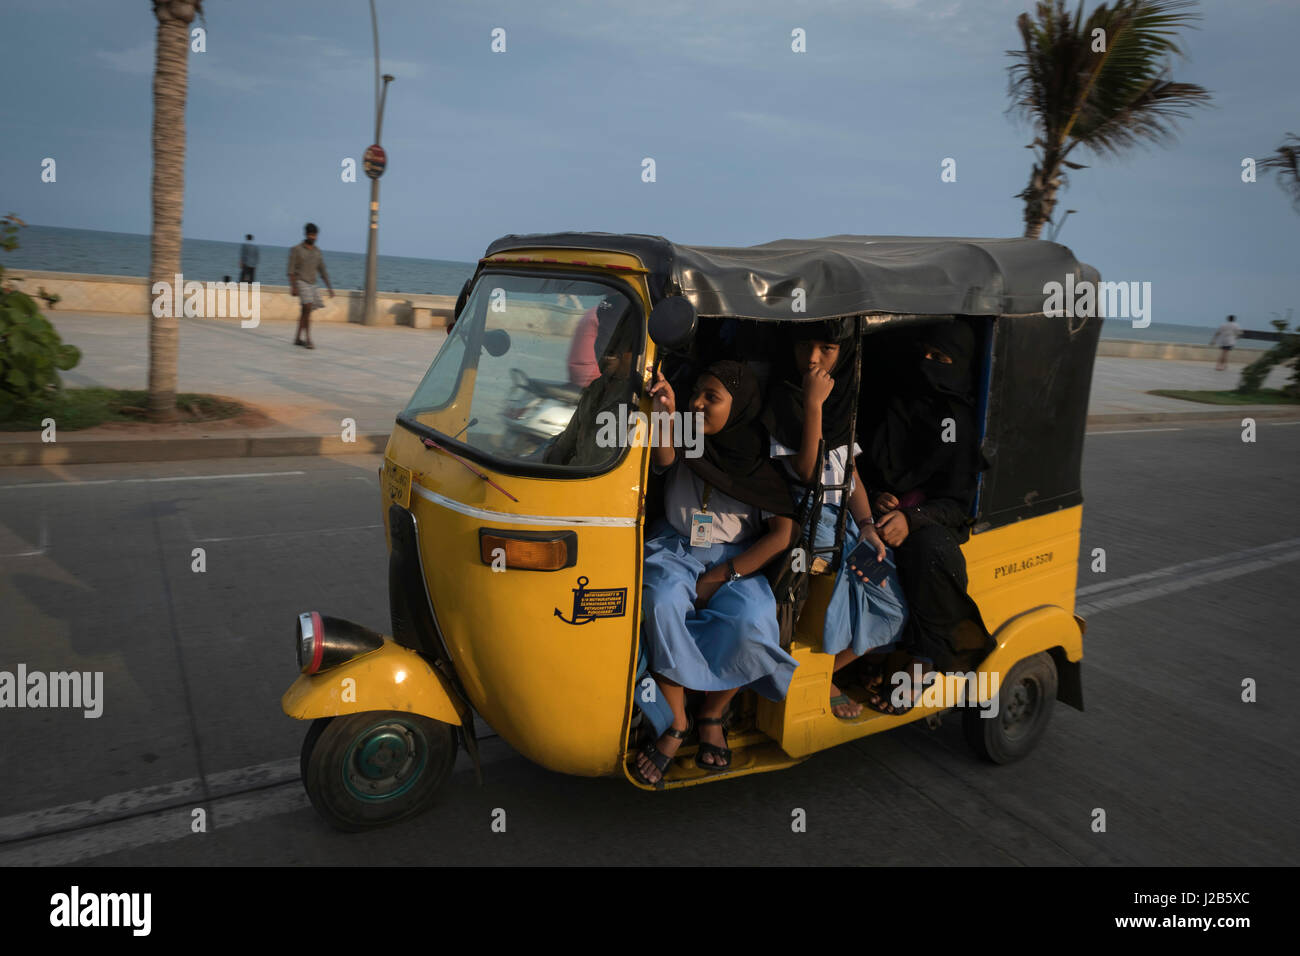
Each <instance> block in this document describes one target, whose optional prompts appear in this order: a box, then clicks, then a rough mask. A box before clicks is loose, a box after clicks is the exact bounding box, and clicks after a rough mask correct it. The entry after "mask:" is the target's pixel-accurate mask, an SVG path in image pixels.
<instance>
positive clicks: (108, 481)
mask: <svg viewBox="0 0 1300 956" xmlns="http://www.w3.org/2000/svg"><path fill="white" fill-rule="evenodd" d="M305 474H307V472H305V471H251V472H247V473H245V474H238V475H176V476H174V477H170V478H97V479H94V480H91V481H28V482H24V483H23V484H21V485H0V491H8V490H9V489H11V488H73V487H79V486H81V485H132V484H140V483H147V482H158V481H223V480H225V479H227V478H284V477H288V476H292V475H305Z"/></svg>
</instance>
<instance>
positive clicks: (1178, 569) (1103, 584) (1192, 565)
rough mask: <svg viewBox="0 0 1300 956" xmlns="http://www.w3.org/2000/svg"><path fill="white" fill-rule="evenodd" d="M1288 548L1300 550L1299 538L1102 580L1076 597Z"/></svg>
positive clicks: (1082, 588) (1082, 590)
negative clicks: (1124, 576) (1110, 579)
mask: <svg viewBox="0 0 1300 956" xmlns="http://www.w3.org/2000/svg"><path fill="white" fill-rule="evenodd" d="M1289 548H1300V538H1287V539H1285V540H1283V541H1274V542H1273V543H1272V544H1261V545H1259V546H1258V547H1254V548H1243V549H1242V550H1240V551H1225V552H1224V553H1222V554H1212V555H1210V556H1208V557H1205V558H1197V559H1196V560H1194V561H1184V562H1182V563H1181V564H1171V565H1169V567H1167V568H1157V569H1156V570H1154V571H1144V572H1142V573H1141V574H1132V575H1129V576H1128V577H1126V578H1116V579H1115V580H1112V581H1106V580H1102V581H1099V582H1097V583H1096V584H1088V585H1085V586H1083V587H1081V588H1079V589H1078V590H1077V591H1076V592H1075V595H1076V597H1084V596H1086V595H1089V594H1097V593H1098V592H1100V591H1109V590H1111V589H1112V588H1127V587H1132V586H1133V585H1135V584H1141V583H1143V582H1144V581H1153V580H1159V579H1165V580H1167V579H1170V578H1172V577H1174V576H1175V575H1185V574H1187V573H1188V572H1193V573H1194V572H1198V571H1202V570H1205V569H1207V568H1216V567H1219V566H1220V565H1225V564H1233V563H1234V562H1237V561H1243V560H1250V559H1252V558H1259V557H1263V556H1265V555H1271V554H1272V553H1273V552H1275V551H1285V550H1287V549H1289Z"/></svg>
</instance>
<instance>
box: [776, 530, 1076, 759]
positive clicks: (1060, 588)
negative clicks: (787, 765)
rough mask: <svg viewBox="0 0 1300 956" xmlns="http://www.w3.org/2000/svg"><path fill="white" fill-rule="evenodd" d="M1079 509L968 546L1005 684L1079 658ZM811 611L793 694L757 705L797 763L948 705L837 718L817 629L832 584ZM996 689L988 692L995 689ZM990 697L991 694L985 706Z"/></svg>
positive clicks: (994, 669)
mask: <svg viewBox="0 0 1300 956" xmlns="http://www.w3.org/2000/svg"><path fill="white" fill-rule="evenodd" d="M1082 516H1083V507H1082V506H1077V507H1074V508H1068V509H1064V510H1062V511H1058V512H1055V513H1054V514H1050V515H1041V516H1039V517H1037V518H1030V519H1027V520H1025V521H1019V522H1016V523H1015V524H1012V525H1006V526H1004V527H1001V528H995V529H993V530H991V531H986V532H984V533H982V534H978V535H972V536H971V539H970V540H969V541H968V542H967V543H966V544H964V545H962V553H963V554H964V555H965V557H966V568H967V575H968V578H969V585H968V591H969V593H970V595H971V597H972V598H974V599H975V603H976V604H978V605H979V608H980V614H981V615H982V616H983V618H984V623H985V624H986V625H987V626H988V628H989V630H990V631H991V632H992V633H993V634H994V636H995V638H996V639H997V641H998V646H997V648H996V650H994V651H993V653H992V654H990V655H989V656H988V657H987V658H986V659H985V660H984V662H983V663H982V664H981V665H980V668H979V672H981V673H987V674H997V675H998V681H999V683H1000V681H1001V680H1002V678H1004V677H1005V676H1006V674H1007V672H1008V671H1009V670H1011V668H1012V667H1013V666H1014V665H1015V664H1016V662H1017V661H1020V660H1023V659H1024V658H1026V657H1030V656H1032V655H1034V654H1037V653H1039V652H1040V651H1045V650H1049V649H1050V648H1053V647H1062V648H1064V650H1065V654H1066V658H1067V659H1068V660H1070V661H1078V660H1081V659H1082V657H1083V634H1082V626H1081V625H1080V623H1079V622H1078V621H1077V620H1076V619H1075V617H1074V591H1075V584H1076V580H1077V576H1078V556H1079V526H1080V522H1081V520H1082ZM812 585H813V587H812V590H811V592H810V594H809V599H808V604H807V605H806V607H805V610H804V614H803V616H802V618H801V619H800V621H799V628H798V630H797V632H796V634H795V640H794V643H793V645H792V646H791V648H790V653H791V654H792V655H793V656H794V658H795V659H796V660H797V661H798V662H799V666H798V667H797V668H795V672H794V677H793V679H792V680H791V682H790V691H789V693H788V694H787V695H786V699H785V700H784V701H781V702H780V703H773V702H772V701H769V700H766V699H763V698H760V699H759V701H758V727H759V729H760V730H762V731H763V732H764V733H766V734H767V735H768V736H770V737H772V738H773V739H774V740H776V741H778V742H779V743H780V744H781V747H782V749H783V750H784V751H785V752H786V753H787V754H789V755H790V756H791V757H803V756H806V755H808V754H811V753H815V752H817V751H818V750H825V749H826V748H827V747H833V746H835V745H836V744H841V743H845V742H846V741H849V740H856V739H857V738H859V737H865V736H867V735H869V734H875V733H880V732H881V731H882V730H892V729H893V728H894V727H899V726H901V725H903V724H907V723H911V722H912V721H914V720H920V719H922V718H923V717H926V716H928V715H929V714H934V713H939V712H941V711H942V710H944V709H945V708H944V707H943V706H937V705H936V706H929V707H927V706H917V707H913V708H912V709H911V710H909V711H908V712H907V713H906V714H899V715H894V716H891V715H889V714H880V713H876V712H875V711H872V710H870V709H866V710H864V711H863V713H862V716H861V717H859V718H858V719H856V720H851V721H849V720H840V719H839V718H837V717H836V716H835V715H834V714H832V713H831V709H830V684H831V664H832V662H833V660H834V659H833V658H832V657H831V655H829V654H823V653H822V652H821V629H822V623H823V614H824V611H825V607H826V603H827V601H828V600H829V596H830V587H831V578H830V577H829V576H825V575H821V576H817V577H814V578H813V580H812ZM946 682H947V685H948V686H947V688H946V691H945V698H946V699H947V700H954V699H956V698H957V685H958V684H959V683H961V684H964V683H965V681H964V680H962V679H961V678H959V677H956V676H952V677H948V678H947V680H946ZM992 686H993V685H992V684H991V683H988V684H986V688H987V687H992ZM988 696H990V695H989V694H985V695H984V697H985V698H987V697H988Z"/></svg>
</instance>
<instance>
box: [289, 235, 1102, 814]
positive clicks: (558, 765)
mask: <svg viewBox="0 0 1300 956" xmlns="http://www.w3.org/2000/svg"><path fill="white" fill-rule="evenodd" d="M1097 279H1098V276H1097V273H1096V271H1095V270H1093V269H1091V268H1090V267H1088V266H1086V265H1083V264H1081V263H1079V262H1077V261H1076V260H1075V258H1074V256H1073V255H1072V253H1071V252H1070V251H1069V250H1068V249H1066V248H1065V247H1063V246H1060V245H1057V244H1055V243H1051V242H1045V241H1039V240H1025V239H943V238H902V237H869V236H834V237H829V238H824V239H814V240H780V241H777V242H771V243H767V244H764V245H760V246H754V247H747V248H719V247H700V246H681V245H676V244H673V243H671V242H669V241H667V240H665V239H663V238H660V237H655V236H646V235H612V234H605V233H555V234H542V235H524V236H513V235H512V236H506V237H504V238H502V239H499V240H497V241H495V242H493V243H492V244H491V245H490V246H489V247H488V250H487V253H486V255H485V256H484V257H483V258H482V259H480V260H479V263H478V266H477V269H476V271H475V274H474V276H473V277H472V279H471V280H470V281H469V282H467V283H466V287H465V290H464V291H463V292H462V294H461V296H460V299H459V301H458V303H457V308H456V316H455V320H454V326H453V328H452V329H451V330H450V332H449V334H448V337H447V339H446V341H445V342H444V344H443V345H442V347H441V349H440V350H439V352H438V354H437V355H436V357H435V358H434V359H433V362H432V365H431V366H430V368H429V370H428V372H427V373H426V375H425V376H424V378H423V380H422V381H421V382H420V384H419V386H418V387H417V388H416V390H415V393H414V395H413V396H412V397H411V399H410V401H409V402H408V404H407V406H406V408H405V409H403V410H402V411H401V413H400V414H399V415H398V416H397V420H396V425H395V427H394V429H393V433H392V436H391V438H390V439H389V441H388V445H387V448H386V450H385V456H384V464H383V466H382V468H381V471H380V484H381V495H382V512H383V517H384V522H385V528H386V534H387V540H388V545H389V556H388V559H389V599H390V605H391V616H392V623H391V634H380V633H378V632H375V631H372V630H370V629H368V628H365V627H362V626H360V625H357V624H353V623H350V622H348V621H346V620H343V619H340V618H335V617H330V616H326V615H322V614H320V613H318V612H307V613H304V614H301V615H300V616H299V618H298V626H297V632H296V634H295V641H296V644H297V652H298V663H299V667H300V670H301V674H300V676H299V677H298V678H297V680H296V681H295V682H294V683H293V685H292V686H291V687H290V688H289V689H288V691H287V692H286V693H285V694H284V697H283V699H282V706H283V709H284V712H285V713H286V714H288V715H289V716H291V717H294V718H297V719H300V720H311V721H312V724H311V727H310V730H309V732H308V733H307V736H306V740H305V742H304V744H303V750H302V776H303V781H304V785H305V786H306V789H307V792H308V794H309V796H310V798H311V800H312V803H313V805H314V806H315V807H316V808H317V810H318V811H319V812H320V813H321V814H322V815H323V816H324V817H325V818H326V820H328V821H329V822H330V823H331V824H333V825H335V826H337V827H339V828H341V829H345V830H359V829H363V828H366V827H370V826H375V825H382V824H387V823H391V822H393V821H396V820H399V819H403V818H406V817H409V816H411V815H413V814H415V813H417V812H419V811H420V810H422V809H423V808H425V807H426V806H427V805H428V804H429V802H430V799H431V797H432V795H433V794H434V792H435V791H436V790H437V789H438V787H439V786H440V785H441V784H442V783H443V782H444V781H445V780H446V778H447V776H448V774H449V773H450V770H451V767H452V764H453V762H454V760H455V757H456V754H457V752H458V750H459V749H460V748H461V747H464V749H465V750H466V751H467V753H468V755H469V758H470V759H471V760H472V761H473V762H474V764H475V767H476V769H478V752H477V745H476V739H475V732H474V715H475V714H477V715H479V716H480V717H481V718H482V720H484V721H485V722H486V723H487V724H488V725H490V726H491V727H492V728H493V729H494V730H495V731H496V732H497V733H498V734H499V735H500V736H501V737H502V738H503V739H504V740H505V741H506V742H508V743H509V744H510V746H512V747H513V748H514V749H516V750H517V751H519V752H520V753H521V754H523V755H524V756H525V757H527V758H528V759H530V760H532V761H534V762H536V763H538V764H541V765H542V766H544V767H547V768H549V769H551V770H555V771H558V772H562V773H568V774H576V775H581V776H593V777H594V776H621V777H624V778H626V779H627V780H628V781H629V782H630V783H632V784H633V785H634V786H638V787H641V788H642V789H649V788H647V787H645V785H644V784H642V783H640V782H638V781H637V780H636V778H635V777H634V776H633V774H632V772H631V769H630V767H631V765H632V764H633V762H634V759H635V755H636V752H637V747H638V743H639V737H640V736H641V735H643V734H644V733H645V727H644V724H645V721H644V720H643V719H642V716H643V715H642V712H641V708H640V706H639V703H640V701H641V700H643V699H644V698H641V696H640V695H642V694H644V693H646V690H647V683H648V681H647V679H646V678H645V676H644V674H643V673H642V668H641V667H640V666H639V661H640V655H639V650H640V648H639V638H640V627H639V621H640V618H639V614H640V603H641V585H642V555H643V544H644V532H645V526H646V521H647V511H648V509H649V510H651V511H652V510H653V503H654V500H655V494H654V490H653V489H654V482H653V479H652V476H651V473H650V469H649V462H650V455H649V447H648V445H649V442H648V441H645V440H644V437H645V436H644V434H643V432H642V431H640V430H639V429H640V424H641V423H638V422H637V412H638V410H639V411H640V412H641V413H645V412H648V410H649V409H650V402H649V399H648V398H647V397H646V391H647V388H648V385H649V383H650V381H651V378H652V375H653V373H654V371H655V369H656V368H657V367H658V366H659V363H661V362H668V361H673V360H674V357H676V360H678V361H680V362H685V361H688V360H689V357H690V355H691V350H692V348H695V347H696V346H698V345H699V343H713V344H714V345H717V344H718V343H719V342H731V343H733V344H734V343H735V342H737V341H750V342H754V341H760V340H761V337H762V333H763V332H764V330H770V329H772V328H774V327H776V325H777V324H778V323H789V322H800V321H813V320H822V319H828V318H845V317H849V318H852V319H853V321H854V323H855V326H854V327H855V329H856V330H857V340H858V341H859V342H860V343H863V344H864V346H865V347H867V348H870V349H876V350H877V351H880V350H885V352H887V349H888V345H889V342H890V336H891V335H892V334H894V333H896V332H897V331H898V330H900V329H909V328H915V327H917V326H919V325H921V324H924V323H926V322H935V321H938V320H948V319H952V318H953V317H961V318H962V319H963V320H964V321H968V322H970V323H971V324H972V325H973V327H974V328H975V330H976V332H977V335H978V336H979V351H978V355H979V361H978V363H977V369H976V380H977V381H978V383H979V386H978V396H977V397H978V409H977V421H978V423H979V426H980V428H981V429H982V434H981V436H980V437H981V442H980V450H981V452H982V455H983V458H984V460H985V462H986V463H987V468H986V469H985V470H984V471H982V472H981V474H980V477H979V486H978V489H977V493H976V497H975V505H974V508H973V513H972V514H970V516H969V517H970V537H969V540H968V541H967V542H966V543H965V544H963V545H962V547H961V550H962V553H963V555H964V557H965V561H966V565H967V570H968V575H969V587H968V591H969V594H970V596H971V597H972V598H973V599H974V601H975V602H976V604H977V605H978V608H979V611H980V613H981V615H982V616H983V619H984V622H985V623H986V625H987V628H988V630H989V632H990V633H992V635H993V637H994V639H995V641H996V649H994V650H993V651H992V652H991V653H989V654H988V656H987V657H986V658H985V659H984V660H983V661H982V662H981V663H980V664H979V666H978V675H976V674H969V675H966V676H965V677H963V676H961V675H950V676H949V677H948V679H947V684H946V685H945V686H943V687H941V688H939V691H938V692H937V693H936V695H935V697H934V698H933V699H931V698H930V697H929V696H925V697H923V698H922V699H921V700H920V701H918V704H917V706H915V707H912V708H911V709H910V710H908V711H907V712H906V713H904V714H900V715H888V714H882V713H877V712H875V711H864V712H863V714H862V715H861V717H860V718H858V719H854V720H844V719H841V718H837V717H836V716H834V715H832V713H831V708H830V704H829V694H828V688H829V686H830V682H831V673H832V670H831V657H830V655H827V654H824V653H822V652H821V648H820V643H821V637H820V635H821V633H822V619H823V613H824V610H825V606H826V601H827V595H828V594H829V592H830V585H831V580H832V578H831V574H832V573H833V572H834V571H835V570H836V569H837V568H838V567H839V564H840V563H841V562H842V561H843V559H844V555H843V554H842V553H841V552H842V548H840V542H841V541H842V537H841V538H840V539H838V540H837V545H836V548H835V549H833V550H832V551H831V552H830V553H829V554H824V555H820V556H819V560H816V561H814V562H813V563H812V566H811V567H810V569H809V576H808V578H807V587H806V592H805V593H806V599H805V600H804V601H803V602H802V606H801V612H800V613H799V615H798V617H797V620H796V621H794V622H792V623H793V626H792V628H791V630H790V632H789V635H788V648H787V649H788V650H789V652H790V653H791V654H792V655H793V656H794V657H795V659H796V660H797V661H798V666H797V668H796V669H795V672H794V677H793V679H792V681H791V683H790V686H789V691H788V694H787V695H786V697H785V699H784V700H782V701H780V702H774V701H771V700H768V699H765V698H762V697H758V696H756V695H754V694H752V693H747V692H742V693H741V694H740V695H738V696H737V698H736V699H735V701H734V702H733V705H732V710H731V713H730V717H729V720H728V723H729V741H730V746H731V748H732V750H733V752H734V754H735V756H734V759H733V761H732V764H731V767H730V769H729V770H727V771H726V772H724V773H717V772H713V773H710V772H706V771H703V770H700V769H698V768H697V767H696V766H695V765H694V763H693V762H692V761H691V760H690V758H691V756H692V754H693V753H694V748H693V747H692V746H691V745H690V742H689V741H688V742H687V745H684V746H683V747H682V748H681V750H680V751H679V752H678V754H677V759H676V760H675V761H674V762H673V763H672V764H671V766H670V767H669V769H668V771H667V772H666V774H665V775H664V779H663V780H662V781H661V783H660V788H662V789H673V788H676V787H685V786H691V785H694V784H698V783H706V782H714V781H717V780H721V779H724V778H730V777H741V776H745V775H746V774H751V773H759V772H762V771H768V770H777V769H780V768H783V767H788V766H791V765H793V764H796V763H798V762H800V761H802V760H804V759H806V758H807V757H809V756H810V755H811V754H813V753H816V752H817V751H819V750H823V749H825V748H827V747H831V746H834V745H836V744H840V743H844V742H846V741H849V740H854V739H856V738H859V737H864V736H866V735H868V734H874V733H879V732H881V731H884V730H891V729H893V728H894V727H897V726H900V725H902V724H905V723H909V722H912V721H916V720H922V719H926V718H928V717H930V718H932V717H934V716H936V715H937V714H940V713H942V712H943V711H945V710H947V709H950V708H951V706H952V701H953V700H954V699H959V698H961V697H962V696H963V695H966V703H967V704H968V705H969V706H966V707H964V708H962V711H963V712H962V719H963V722H964V725H965V729H966V737H967V739H968V741H969V742H970V743H971V745H972V746H973V748H974V749H975V750H976V752H977V753H979V754H980V755H982V756H983V757H985V758H987V759H988V760H991V761H993V762H995V763H1005V762H1008V761H1011V760H1014V759H1017V758H1019V757H1021V756H1023V755H1024V754H1026V753H1027V752H1029V750H1030V749H1031V748H1032V747H1033V746H1034V744H1035V743H1036V742H1037V741H1038V740H1039V738H1040V737H1041V735H1042V733H1043V730H1044V728H1045V726H1046V724H1047V722H1048V719H1049V717H1050V715H1051V712H1052V707H1053V703H1054V701H1055V700H1057V699H1059V700H1061V701H1063V702H1065V703H1067V704H1070V705H1071V706H1074V707H1076V708H1078V709H1080V710H1081V709H1082V706H1083V698H1082V686H1081V679H1080V668H1081V663H1080V662H1081V660H1082V657H1083V642H1082V635H1083V632H1084V622H1083V620H1082V619H1081V618H1079V617H1077V616H1076V615H1075V614H1074V606H1075V581H1076V564H1077V559H1078V551H1079V529H1080V521H1081V515H1082V494H1081V490H1080V470H1081V462H1082V449H1083V438H1084V425H1085V420H1086V415H1087V404H1088V393H1089V386H1090V382H1091V377H1092V365H1093V359H1094V355H1095V352H1096V345H1097V340H1098V337H1099V332H1100V324H1101V320H1100V319H1099V318H1095V317H1094V318H1078V317H1072V316H1055V315H1050V314H1044V303H1045V300H1046V298H1047V296H1046V288H1045V287H1046V286H1047V284H1049V283H1053V282H1056V283H1067V282H1068V283H1071V284H1081V283H1084V282H1096V281H1097ZM861 351H862V350H859V357H858V359H857V360H856V362H855V365H854V372H853V374H854V383H855V387H860V386H861V385H862V384H863V382H862V371H861V368H862V366H861ZM885 352H881V354H885ZM618 355H622V356H624V357H625V358H627V359H628V360H627V361H624V363H623V365H622V367H621V370H615V369H614V366H615V365H617V362H614V363H605V360H606V359H609V358H610V357H611V356H618ZM602 363H605V364H602ZM597 422H599V423H600V425H601V428H602V429H603V428H605V427H606V426H608V428H609V429H610V430H609V431H608V432H607V433H606V438H608V436H609V435H611V434H612V435H614V436H616V437H617V439H618V440H616V441H613V442H611V441H608V440H606V441H603V442H602V441H593V440H592V433H593V431H595V432H597V433H598V432H599V431H600V429H596V428H594V427H593V425H594V423H597ZM584 426H585V433H584ZM598 437H599V436H598ZM841 529H842V525H841ZM817 572H822V573H817ZM777 597H778V601H781V600H782V599H783V596H782V595H781V594H778V595H777ZM993 675H997V676H998V677H999V678H1000V679H998V680H987V681H986V680H984V679H983V678H985V677H991V676H993ZM975 677H979V678H980V679H979V680H975V679H974V678H975ZM942 683H944V682H941V684H942ZM957 684H960V686H957ZM995 703H996V704H997V707H996V714H997V716H996V717H993V718H992V719H990V718H989V717H988V713H989V711H990V709H991V708H990V706H989V705H991V704H995ZM979 705H983V709H981V707H980V706H979Z"/></svg>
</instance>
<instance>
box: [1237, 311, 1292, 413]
mask: <svg viewBox="0 0 1300 956" xmlns="http://www.w3.org/2000/svg"><path fill="white" fill-rule="evenodd" d="M1271 324H1272V326H1273V328H1275V329H1277V330H1278V331H1279V332H1281V333H1282V340H1281V341H1280V342H1278V343H1277V345H1275V346H1273V347H1272V348H1271V349H1269V350H1268V351H1267V352H1265V353H1264V354H1263V355H1261V356H1260V357H1259V358H1257V359H1255V361H1253V362H1251V363H1250V364H1249V365H1247V366H1246V367H1245V368H1243V369H1242V370H1241V381H1240V382H1238V383H1237V391H1239V392H1257V391H1259V390H1260V389H1261V388H1263V386H1264V379H1266V378H1267V377H1268V373H1269V371H1270V370H1271V369H1272V368H1273V366H1274V365H1279V364H1280V365H1283V366H1290V368H1291V369H1292V372H1291V381H1290V382H1289V383H1288V384H1287V385H1285V386H1283V388H1282V391H1283V392H1284V393H1286V394H1288V395H1300V334H1296V333H1295V332H1288V331H1287V330H1286V327H1287V323H1286V320H1285V319H1273V321H1272V323H1271Z"/></svg>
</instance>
